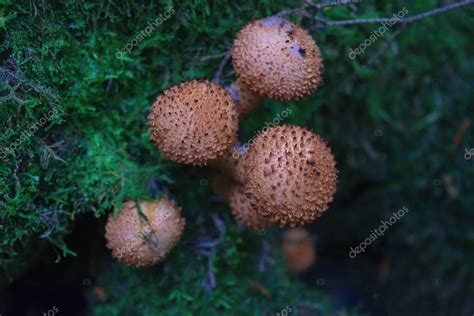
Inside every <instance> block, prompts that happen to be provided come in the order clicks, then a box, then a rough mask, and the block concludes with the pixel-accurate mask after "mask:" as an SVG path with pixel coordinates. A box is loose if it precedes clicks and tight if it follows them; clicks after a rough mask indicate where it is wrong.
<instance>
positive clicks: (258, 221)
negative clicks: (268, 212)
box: [228, 184, 269, 229]
mask: <svg viewBox="0 0 474 316" xmlns="http://www.w3.org/2000/svg"><path fill="white" fill-rule="evenodd" d="M228 200H229V206H230V209H231V210H232V214H234V216H235V217H236V218H237V220H238V221H239V222H241V223H242V224H244V225H245V226H249V227H253V228H255V229H262V228H264V227H267V226H269V224H268V222H267V221H266V219H265V218H264V217H263V216H261V215H260V214H258V213H257V211H256V209H255V208H254V207H253V206H252V205H251V203H250V200H249V198H248V197H247V196H246V195H245V192H244V189H243V187H242V186H241V185H239V184H237V185H234V187H233V188H232V189H231V190H230V192H229V195H228Z"/></svg>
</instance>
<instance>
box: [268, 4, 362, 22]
mask: <svg viewBox="0 0 474 316" xmlns="http://www.w3.org/2000/svg"><path fill="white" fill-rule="evenodd" d="M362 1H363V0H339V1H329V2H323V3H313V2H312V1H309V0H307V1H305V4H304V5H302V6H301V7H300V8H295V9H285V10H282V11H280V12H279V13H277V14H275V16H276V17H280V18H281V17H284V16H286V15H298V16H306V17H311V15H310V14H309V13H308V12H307V11H306V9H307V8H310V7H311V8H313V9H315V10H316V11H319V10H321V9H323V8H329V7H335V6H340V5H349V4H353V3H360V2H362Z"/></svg>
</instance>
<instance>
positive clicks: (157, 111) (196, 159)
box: [148, 80, 238, 165]
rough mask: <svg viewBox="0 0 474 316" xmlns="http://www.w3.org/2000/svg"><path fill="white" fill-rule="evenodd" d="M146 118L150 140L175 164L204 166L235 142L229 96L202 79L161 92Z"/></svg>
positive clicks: (234, 120)
mask: <svg viewBox="0 0 474 316" xmlns="http://www.w3.org/2000/svg"><path fill="white" fill-rule="evenodd" d="M148 119H149V122H148V126H149V128H150V134H151V139H152V140H153V141H155V143H156V144H157V146H158V148H159V149H160V152H161V154H162V155H163V157H165V158H167V159H170V160H173V161H176V162H179V163H185V164H192V165H205V164H206V163H207V162H208V161H209V160H212V159H215V158H217V157H219V156H221V155H223V154H224V153H225V152H226V151H228V150H230V149H231V148H232V146H233V145H234V144H235V143H236V142H237V131H238V114H237V110H236V108H235V105H234V102H233V101H232V97H231V96H230V94H229V93H227V92H226V91H225V90H224V89H223V88H222V87H221V86H219V85H217V84H214V83H210V82H208V81H205V80H201V81H198V80H192V81H188V82H184V83H181V84H178V85H176V86H173V87H171V88H170V89H168V90H166V91H164V92H163V93H162V94H160V95H159V96H158V98H157V99H156V101H155V103H154V104H153V106H152V108H151V113H150V115H149V116H148Z"/></svg>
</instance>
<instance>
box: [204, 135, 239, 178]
mask: <svg viewBox="0 0 474 316" xmlns="http://www.w3.org/2000/svg"><path fill="white" fill-rule="evenodd" d="M246 156H247V155H246V152H245V150H244V148H243V147H242V145H241V144H236V145H235V146H234V148H233V149H232V151H228V152H226V153H225V154H224V155H222V156H221V157H219V158H217V159H214V160H212V161H210V162H209V163H208V166H209V167H211V168H213V169H216V170H218V171H220V172H222V173H223V174H225V175H226V176H228V177H230V178H232V179H233V180H234V181H237V182H240V183H243V182H245V180H244V178H243V176H244V175H245V173H244V170H245V169H246V168H247V166H246V163H247V162H246Z"/></svg>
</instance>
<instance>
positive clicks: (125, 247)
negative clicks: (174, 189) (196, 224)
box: [105, 198, 185, 267]
mask: <svg viewBox="0 0 474 316" xmlns="http://www.w3.org/2000/svg"><path fill="white" fill-rule="evenodd" d="M140 208H141V211H142V212H143V214H144V215H145V216H146V218H147V220H145V219H144V218H142V217H140V215H139V214H138V209H137V206H136V203H135V201H128V202H125V203H124V206H123V208H122V209H121V210H120V211H119V214H118V216H117V217H115V216H114V215H113V214H110V215H109V218H108V221H107V224H106V226H105V238H106V239H107V247H108V248H110V249H111V250H112V255H113V256H114V257H115V258H117V259H118V260H119V261H121V262H123V263H124V264H126V265H129V266H134V267H146V266H151V265H154V264H156V263H158V262H160V261H162V260H163V259H164V258H165V257H166V256H167V255H168V253H169V251H170V250H171V249H172V248H173V247H174V246H175V245H176V244H177V243H178V241H179V239H180V238H181V235H182V233H183V230H184V225H185V220H184V218H183V217H181V214H180V213H181V209H180V208H179V207H177V206H176V204H175V203H174V202H173V201H171V200H169V199H167V198H162V199H160V200H159V201H156V202H151V201H142V202H140Z"/></svg>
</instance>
